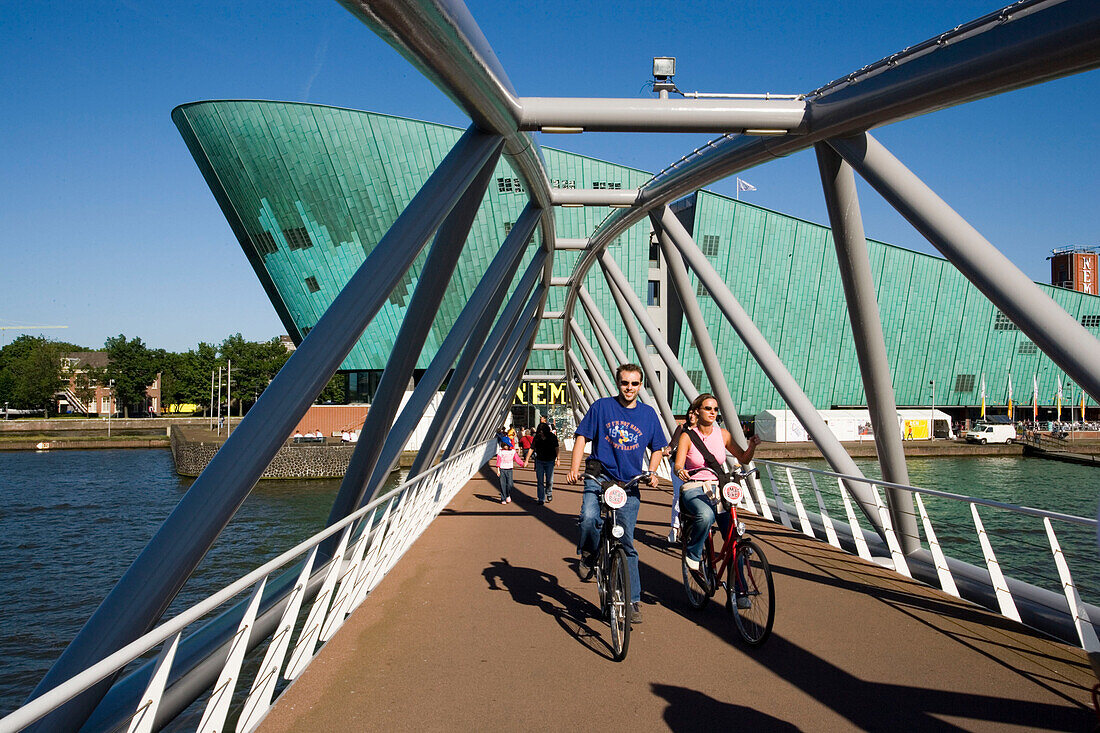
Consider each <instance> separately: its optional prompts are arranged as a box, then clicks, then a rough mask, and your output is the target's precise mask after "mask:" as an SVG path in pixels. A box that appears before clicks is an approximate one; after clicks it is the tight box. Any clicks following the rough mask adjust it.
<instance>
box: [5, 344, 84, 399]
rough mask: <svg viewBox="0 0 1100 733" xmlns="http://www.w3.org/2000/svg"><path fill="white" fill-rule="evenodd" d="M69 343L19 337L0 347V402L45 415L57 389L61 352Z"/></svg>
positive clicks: (58, 385) (59, 378)
mask: <svg viewBox="0 0 1100 733" xmlns="http://www.w3.org/2000/svg"><path fill="white" fill-rule="evenodd" d="M67 346H69V344H61V343H58V342H56V341H49V340H48V339H45V338H42V337H40V336H26V335H24V336H20V337H19V338H17V339H15V340H14V341H12V342H11V343H10V344H8V345H7V346H5V347H4V348H3V349H2V350H0V402H8V403H10V404H11V406H12V407H14V408H16V409H21V410H31V409H42V410H45V411H46V414H47V415H48V414H49V413H50V412H51V411H53V407H54V405H55V404H56V399H55V397H56V395H57V392H58V390H60V389H61V355H62V354H63V353H65V351H66V348H65V347H67Z"/></svg>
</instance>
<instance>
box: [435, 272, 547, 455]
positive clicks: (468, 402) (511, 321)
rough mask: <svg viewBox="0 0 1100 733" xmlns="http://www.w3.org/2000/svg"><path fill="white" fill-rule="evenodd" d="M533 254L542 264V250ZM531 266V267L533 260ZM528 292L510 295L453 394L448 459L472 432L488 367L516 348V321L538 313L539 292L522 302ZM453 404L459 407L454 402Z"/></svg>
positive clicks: (487, 380)
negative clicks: (456, 400)
mask: <svg viewBox="0 0 1100 733" xmlns="http://www.w3.org/2000/svg"><path fill="white" fill-rule="evenodd" d="M535 256H536V258H538V259H539V266H540V267H541V258H543V257H545V256H546V252H545V250H539V252H538V253H536V255H535ZM530 267H534V262H532V264H531V265H530ZM533 282H534V280H533V279H532V283H533ZM529 292H530V291H529V290H527V289H517V290H516V291H515V292H514V293H513V294H512V297H511V299H510V300H509V302H508V306H507V307H506V308H505V312H504V313H503V314H501V317H500V319H499V320H498V321H497V324H496V326H495V327H494V328H493V332H492V334H490V337H489V339H488V340H487V341H486V342H485V345H484V346H483V347H482V348H481V350H480V352H479V353H478V355H477V360H476V361H475V362H474V366H473V368H472V370H471V372H470V376H469V378H468V379H467V380H466V383H465V384H464V385H462V387H461V392H459V393H458V394H457V395H456V396H457V397H458V398H459V399H460V404H461V408H460V409H461V410H462V412H461V417H460V418H459V419H458V421H457V422H455V423H454V424H455V426H456V429H455V430H454V432H453V433H452V436H451V440H450V442H449V443H448V444H447V449H446V451H444V456H443V457H444V459H446V458H449V457H450V456H451V455H452V454H453V453H454V452H455V451H456V450H460V449H461V448H462V447H464V446H466V445H467V444H468V441H469V439H470V436H471V435H473V430H474V428H475V427H476V425H477V422H476V421H477V418H478V417H479V416H480V415H481V408H482V406H483V403H484V398H485V393H486V392H487V391H489V389H490V388H488V387H486V384H487V382H489V383H491V382H493V381H494V378H493V377H492V376H490V370H492V369H494V368H499V364H500V362H501V360H502V358H504V357H503V355H504V354H508V353H510V352H511V350H512V349H514V348H515V344H516V343H517V342H518V339H519V334H518V331H517V328H518V327H517V324H519V323H526V322H528V321H532V320H534V318H535V314H536V313H537V312H538V306H539V302H540V299H541V294H540V293H538V292H535V293H534V294H533V295H531V296H530V299H529V300H527V302H526V305H524V302H525V300H526V299H527V298H528V294H529ZM521 309H522V310H521ZM448 391H450V387H448ZM456 407H458V406H457V405H456Z"/></svg>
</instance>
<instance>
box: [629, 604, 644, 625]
mask: <svg viewBox="0 0 1100 733" xmlns="http://www.w3.org/2000/svg"><path fill="white" fill-rule="evenodd" d="M641 622H642V604H641V603H639V602H638V601H634V602H633V603H631V604H630V623H632V624H640V623H641Z"/></svg>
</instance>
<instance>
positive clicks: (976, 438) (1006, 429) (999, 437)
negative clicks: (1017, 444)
mask: <svg viewBox="0 0 1100 733" xmlns="http://www.w3.org/2000/svg"><path fill="white" fill-rule="evenodd" d="M966 439H967V441H968V442H971V443H981V444H982V445H985V444H986V443H1011V442H1012V441H1014V440H1016V426H1015V425H989V424H986V423H978V424H977V425H975V426H974V427H973V428H971V429H970V430H969V431H967V433H966Z"/></svg>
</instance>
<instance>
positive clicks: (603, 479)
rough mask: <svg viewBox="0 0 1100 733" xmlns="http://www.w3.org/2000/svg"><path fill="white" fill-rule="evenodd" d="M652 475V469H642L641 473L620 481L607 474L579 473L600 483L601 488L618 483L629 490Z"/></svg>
mask: <svg viewBox="0 0 1100 733" xmlns="http://www.w3.org/2000/svg"><path fill="white" fill-rule="evenodd" d="M652 475H653V472H652V471H642V472H641V473H639V474H638V475H637V476H635V477H634V478H632V479H630V480H629V481H627V482H626V483H620V482H619V481H616V480H615V479H613V478H611V477H610V476H608V475H603V476H595V475H593V474H591V473H584V474H581V477H582V478H590V479H592V480H593V481H595V482H596V483H598V484H599V485H600V488H601V489H606V488H607V487H608V486H610V485H611V484H619V485H620V486H622V487H623V488H624V489H627V490H629V489H630V488H631V487H632V486H637V485H638V484H639V483H640V482H641V481H643V480H645V479H647V478H649V477H650V476H652Z"/></svg>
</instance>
